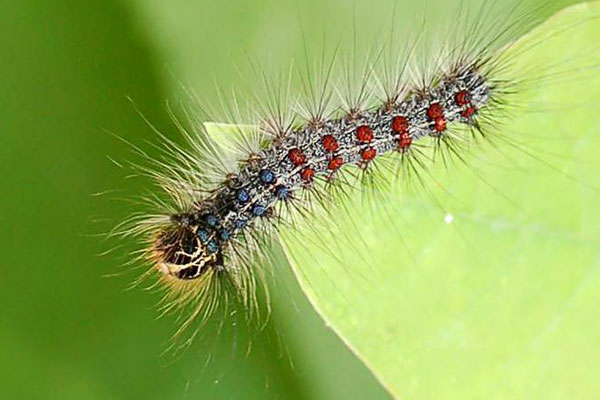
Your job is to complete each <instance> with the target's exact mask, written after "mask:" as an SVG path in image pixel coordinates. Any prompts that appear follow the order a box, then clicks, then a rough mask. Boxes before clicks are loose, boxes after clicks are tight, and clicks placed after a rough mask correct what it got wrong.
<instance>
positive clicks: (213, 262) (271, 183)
mask: <svg viewBox="0 0 600 400" xmlns="http://www.w3.org/2000/svg"><path fill="white" fill-rule="evenodd" d="M489 91H490V88H489V86H488V85H487V83H486V80H485V79H484V77H483V76H482V75H481V74H479V73H478V72H477V71H476V69H475V68H474V67H470V68H464V69H462V70H459V72H457V73H454V74H452V76H445V77H442V79H440V80H439V83H438V84H437V85H436V87H435V88H431V89H429V90H426V91H419V92H415V93H412V94H410V95H408V96H407V98H405V99H404V100H403V101H401V102H399V103H397V104H395V105H394V106H392V107H381V108H378V109H374V110H371V111H365V112H361V113H360V114H359V115H356V116H353V117H352V118H350V117H345V118H339V119H333V120H328V121H324V122H323V123H321V124H319V126H318V127H314V126H312V125H310V124H309V125H307V126H305V127H303V128H301V129H298V130H294V131H292V132H290V133H288V134H286V135H285V136H283V137H282V138H281V139H279V140H276V141H273V142H272V143H271V145H269V147H267V148H265V149H264V150H262V151H260V152H259V153H258V154H257V155H256V156H254V157H251V159H250V160H249V162H248V163H247V164H245V165H244V166H243V167H242V168H241V169H240V171H239V173H238V174H237V176H235V177H232V178H230V179H228V180H227V182H226V183H224V184H223V185H222V186H221V187H220V188H218V189H217V190H215V191H214V193H213V194H212V195H211V196H210V197H209V198H207V199H205V200H203V201H202V202H201V203H199V204H197V205H196V207H197V209H196V210H194V211H192V212H189V213H185V214H180V215H177V216H174V218H175V219H176V220H177V221H178V223H179V226H180V228H182V229H181V230H179V236H178V239H177V243H178V244H177V245H175V246H173V242H172V241H171V242H170V243H167V242H168V241H166V240H165V243H164V244H165V246H169V247H170V254H171V255H170V256H167V257H165V262H167V263H169V264H171V265H172V267H175V268H169V269H168V271H169V272H170V273H172V274H174V275H175V276H177V277H178V278H180V279H193V278H196V277H198V276H200V275H201V274H202V272H203V271H205V270H206V268H209V267H212V268H220V267H221V266H222V264H223V259H224V257H223V254H222V253H223V247H224V245H225V244H226V243H227V242H228V241H230V240H232V239H234V238H235V237H236V235H239V234H240V232H242V231H243V230H244V229H248V226H249V225H251V224H252V222H253V221H254V220H255V219H256V218H261V217H265V216H268V215H270V214H271V209H272V207H273V206H274V205H275V204H276V203H277V202H279V201H283V200H286V199H288V198H290V197H291V196H292V195H293V193H294V192H295V191H296V190H299V189H301V188H302V187H303V186H306V185H307V184H308V183H309V182H310V181H312V180H313V179H314V177H317V176H322V175H329V174H332V173H334V172H335V171H336V170H337V169H338V168H340V167H342V166H343V165H346V164H354V165H362V166H366V165H367V164H368V163H369V162H370V161H371V160H373V159H374V158H375V157H376V156H379V155H383V154H386V153H388V152H391V151H398V150H400V151H407V150H408V148H409V147H410V145H411V143H412V142H413V141H415V140H419V139H421V138H423V137H425V136H440V135H441V134H442V133H443V131H444V130H445V129H446V124H447V123H452V122H460V123H466V124H471V123H473V118H474V117H475V114H476V111H477V110H479V109H481V108H482V107H484V106H485V105H486V104H487V103H488V101H489ZM160 241H161V239H160V238H159V239H158V242H159V243H158V247H160V246H161V244H160ZM165 253H166V252H165Z"/></svg>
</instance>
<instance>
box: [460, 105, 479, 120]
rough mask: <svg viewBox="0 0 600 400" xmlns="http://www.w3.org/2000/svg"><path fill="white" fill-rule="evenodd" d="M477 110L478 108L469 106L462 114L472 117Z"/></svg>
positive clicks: (465, 116)
mask: <svg viewBox="0 0 600 400" xmlns="http://www.w3.org/2000/svg"><path fill="white" fill-rule="evenodd" d="M476 112H477V109H476V108H475V107H473V106H469V107H467V108H466V109H465V110H464V111H463V112H461V113H460V115H461V116H462V117H463V118H471V117H472V116H473V115H475V113H476Z"/></svg>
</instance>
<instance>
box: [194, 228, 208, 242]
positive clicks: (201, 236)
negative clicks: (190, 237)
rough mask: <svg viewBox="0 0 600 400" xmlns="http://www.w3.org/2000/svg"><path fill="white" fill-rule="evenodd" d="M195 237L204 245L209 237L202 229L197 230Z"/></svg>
mask: <svg viewBox="0 0 600 400" xmlns="http://www.w3.org/2000/svg"><path fill="white" fill-rule="evenodd" d="M196 236H198V239H200V241H201V242H202V243H206V242H207V241H208V237H209V236H210V235H209V234H208V232H207V231H205V230H204V229H198V232H196Z"/></svg>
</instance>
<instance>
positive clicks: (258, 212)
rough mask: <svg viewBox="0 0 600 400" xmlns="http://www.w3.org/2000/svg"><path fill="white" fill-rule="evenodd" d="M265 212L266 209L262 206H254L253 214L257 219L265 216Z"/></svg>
mask: <svg viewBox="0 0 600 400" xmlns="http://www.w3.org/2000/svg"><path fill="white" fill-rule="evenodd" d="M265 211H266V209H265V207H264V206H261V205H260V204H257V205H255V206H254V208H252V214H254V215H256V216H257V217H260V216H262V215H264V213H265Z"/></svg>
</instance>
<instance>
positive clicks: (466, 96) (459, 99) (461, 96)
mask: <svg viewBox="0 0 600 400" xmlns="http://www.w3.org/2000/svg"><path fill="white" fill-rule="evenodd" d="M454 100H456V104H458V105H459V106H466V105H467V104H469V103H470V102H471V94H470V93H469V92H467V91H466V90H461V91H460V92H458V93H456V95H455V96H454Z"/></svg>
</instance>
